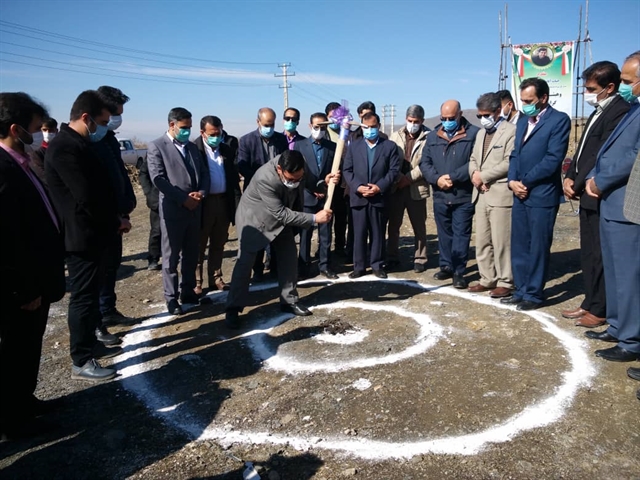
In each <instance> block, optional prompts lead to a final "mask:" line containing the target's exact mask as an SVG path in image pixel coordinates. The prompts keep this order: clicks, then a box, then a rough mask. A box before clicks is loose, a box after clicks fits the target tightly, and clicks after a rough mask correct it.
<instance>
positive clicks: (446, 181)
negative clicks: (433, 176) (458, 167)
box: [436, 174, 453, 190]
mask: <svg viewBox="0 0 640 480" xmlns="http://www.w3.org/2000/svg"><path fill="white" fill-rule="evenodd" d="M436 183H437V184H438V186H439V187H440V188H441V189H442V190H449V189H450V188H452V187H453V182H452V181H451V177H450V176H449V174H446V175H442V176H441V177H440V178H438V181H437V182H436Z"/></svg>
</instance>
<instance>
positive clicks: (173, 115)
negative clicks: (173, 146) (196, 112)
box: [167, 107, 193, 144]
mask: <svg viewBox="0 0 640 480" xmlns="http://www.w3.org/2000/svg"><path fill="white" fill-rule="evenodd" d="M167 120H168V122H169V135H171V137H173V138H174V139H175V140H176V141H177V142H179V143H183V144H184V143H187V142H188V141H189V137H190V136H191V127H192V125H193V119H192V118H191V112H190V111H189V110H187V109H186V108H182V107H176V108H172V109H171V110H170V111H169V115H168V117H167Z"/></svg>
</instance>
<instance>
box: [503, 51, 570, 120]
mask: <svg viewBox="0 0 640 480" xmlns="http://www.w3.org/2000/svg"><path fill="white" fill-rule="evenodd" d="M511 52H512V57H513V63H512V74H511V78H512V83H511V94H512V95H513V98H514V99H515V101H516V104H517V105H518V109H519V110H522V108H521V107H522V106H521V105H520V95H519V92H520V83H522V81H523V80H524V79H525V78H531V77H539V78H541V79H543V80H545V81H546V82H547V83H548V84H549V91H550V95H549V104H550V105H551V106H552V107H553V108H555V109H556V110H559V111H561V112H564V113H566V114H567V115H569V116H570V117H571V105H572V102H573V54H574V49H573V42H552V43H531V44H526V45H514V46H513V47H512V50H511Z"/></svg>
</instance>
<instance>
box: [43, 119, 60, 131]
mask: <svg viewBox="0 0 640 480" xmlns="http://www.w3.org/2000/svg"><path fill="white" fill-rule="evenodd" d="M42 126H43V127H46V128H48V129H52V128H58V121H57V120H56V119H55V118H51V117H47V118H45V119H44V121H43V122H42Z"/></svg>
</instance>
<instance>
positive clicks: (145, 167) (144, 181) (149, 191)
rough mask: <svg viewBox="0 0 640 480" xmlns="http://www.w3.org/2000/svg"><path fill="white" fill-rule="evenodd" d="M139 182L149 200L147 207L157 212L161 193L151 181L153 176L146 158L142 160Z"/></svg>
mask: <svg viewBox="0 0 640 480" xmlns="http://www.w3.org/2000/svg"><path fill="white" fill-rule="evenodd" d="M138 180H139V181H140V186H141V187H142V191H143V192H144V196H145V198H146V199H147V207H149V208H150V209H151V210H156V211H157V210H158V208H159V207H160V200H159V197H160V191H159V190H158V189H157V188H156V186H155V185H154V184H153V182H152V181H151V176H150V175H149V163H148V162H147V159H146V157H145V158H144V159H143V160H142V165H140V170H139V171H138Z"/></svg>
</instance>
